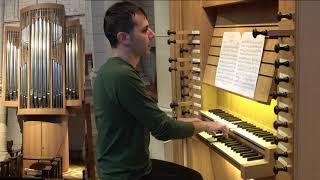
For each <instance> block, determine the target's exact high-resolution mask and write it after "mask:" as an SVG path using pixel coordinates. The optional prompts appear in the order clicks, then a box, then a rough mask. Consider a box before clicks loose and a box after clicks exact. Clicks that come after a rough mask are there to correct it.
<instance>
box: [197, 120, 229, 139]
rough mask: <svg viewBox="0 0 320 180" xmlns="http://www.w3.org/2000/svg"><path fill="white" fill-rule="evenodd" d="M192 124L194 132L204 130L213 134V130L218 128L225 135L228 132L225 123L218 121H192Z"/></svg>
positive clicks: (215, 130)
mask: <svg viewBox="0 0 320 180" xmlns="http://www.w3.org/2000/svg"><path fill="white" fill-rule="evenodd" d="M192 124H193V125H194V128H195V131H194V134H197V133H199V132H202V131H206V132H207V133H209V134H214V132H217V131H219V130H220V131H221V132H222V133H223V135H224V136H226V137H228V134H229V128H228V127H227V125H226V124H224V123H221V122H218V121H194V122H192Z"/></svg>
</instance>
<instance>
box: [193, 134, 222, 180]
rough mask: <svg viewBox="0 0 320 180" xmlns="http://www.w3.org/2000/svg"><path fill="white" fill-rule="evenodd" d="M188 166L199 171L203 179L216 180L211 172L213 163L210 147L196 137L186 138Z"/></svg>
mask: <svg viewBox="0 0 320 180" xmlns="http://www.w3.org/2000/svg"><path fill="white" fill-rule="evenodd" d="M187 148H188V149H190V151H189V152H188V167H190V168H192V169H194V170H196V171H198V172H200V173H201V175H202V177H203V178H204V179H208V180H209V179H210V180H216V179H215V175H214V174H213V171H212V170H213V163H212V161H211V158H210V156H211V153H210V151H211V150H210V148H209V147H208V146H207V145H205V144H204V143H202V142H200V141H199V140H198V139H197V138H196V137H192V138H188V140H187Z"/></svg>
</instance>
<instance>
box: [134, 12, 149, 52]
mask: <svg viewBox="0 0 320 180" xmlns="http://www.w3.org/2000/svg"><path fill="white" fill-rule="evenodd" d="M133 22H134V23H135V26H134V28H133V30H132V31H131V32H130V43H129V44H130V47H131V49H132V51H133V53H135V54H136V55H138V56H145V55H146V54H148V53H149V52H150V48H151V41H152V40H153V38H154V32H153V31H152V30H151V29H150V27H149V22H148V20H147V18H146V17H145V16H144V15H140V14H136V15H135V16H134V17H133Z"/></svg>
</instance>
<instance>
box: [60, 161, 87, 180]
mask: <svg viewBox="0 0 320 180" xmlns="http://www.w3.org/2000/svg"><path fill="white" fill-rule="evenodd" d="M84 169H85V167H84V165H73V164H71V165H70V167H69V170H68V171H67V172H65V173H63V179H82V171H83V170H84Z"/></svg>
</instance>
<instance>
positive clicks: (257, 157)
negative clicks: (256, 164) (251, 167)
mask: <svg viewBox="0 0 320 180" xmlns="http://www.w3.org/2000/svg"><path fill="white" fill-rule="evenodd" d="M259 159H263V156H262V155H258V156H254V157H249V158H247V160H248V161H254V160H259Z"/></svg>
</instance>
